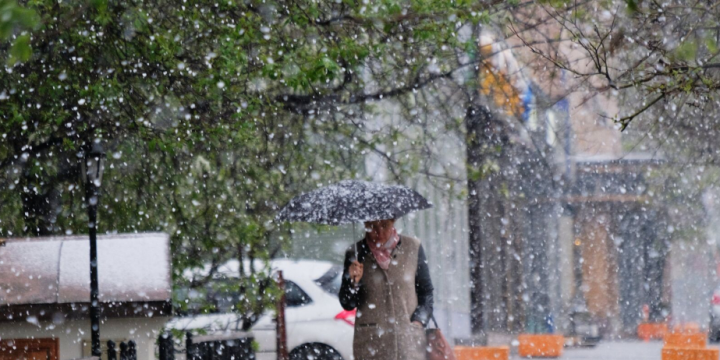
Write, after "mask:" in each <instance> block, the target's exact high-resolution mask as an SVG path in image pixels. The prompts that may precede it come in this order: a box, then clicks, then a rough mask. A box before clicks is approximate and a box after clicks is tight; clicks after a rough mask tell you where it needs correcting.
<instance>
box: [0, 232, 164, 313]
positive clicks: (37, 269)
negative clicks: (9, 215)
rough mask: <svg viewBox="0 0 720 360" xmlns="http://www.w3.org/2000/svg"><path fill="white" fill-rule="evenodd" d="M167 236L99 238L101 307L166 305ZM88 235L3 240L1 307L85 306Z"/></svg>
mask: <svg viewBox="0 0 720 360" xmlns="http://www.w3.org/2000/svg"><path fill="white" fill-rule="evenodd" d="M170 271H171V258H170V244H169V236H168V235H167V234H164V233H141V234H119V235H101V236H98V281H99V290H100V296H99V298H100V301H101V302H104V303H116V302H122V303H128V302H158V301H161V302H170V301H171V297H172V282H171V273H170ZM89 300H90V241H89V239H88V236H87V235H82V236H68V237H42V238H25V239H7V242H6V244H5V246H2V247H0V306H3V305H11V306H12V305H30V304H68V303H88V302H89Z"/></svg>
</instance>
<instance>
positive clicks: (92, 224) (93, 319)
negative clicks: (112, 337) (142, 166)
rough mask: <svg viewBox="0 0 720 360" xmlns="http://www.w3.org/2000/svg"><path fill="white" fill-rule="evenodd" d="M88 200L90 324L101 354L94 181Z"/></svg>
mask: <svg viewBox="0 0 720 360" xmlns="http://www.w3.org/2000/svg"><path fill="white" fill-rule="evenodd" d="M85 191H86V193H87V201H88V219H89V223H88V226H89V230H90V326H91V337H92V356H98V357H99V356H101V355H102V353H101V351H100V306H99V305H100V304H99V302H98V293H99V291H98V269H97V264H98V261H97V203H98V193H97V188H96V185H95V184H94V183H93V182H87V183H86V189H85Z"/></svg>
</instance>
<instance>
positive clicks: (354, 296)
mask: <svg viewBox="0 0 720 360" xmlns="http://www.w3.org/2000/svg"><path fill="white" fill-rule="evenodd" d="M354 258H355V254H354V251H352V250H348V251H346V252H345V262H344V269H343V274H342V283H341V284H340V294H339V296H340V305H341V306H342V307H343V309H345V310H348V311H350V310H352V309H355V308H356V307H357V304H358V298H359V296H358V288H357V287H356V286H355V284H353V282H352V280H350V263H352V260H353V259H354Z"/></svg>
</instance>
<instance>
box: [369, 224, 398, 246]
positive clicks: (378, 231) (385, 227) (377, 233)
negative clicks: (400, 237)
mask: <svg viewBox="0 0 720 360" xmlns="http://www.w3.org/2000/svg"><path fill="white" fill-rule="evenodd" d="M393 229H395V220H378V221H367V222H365V231H366V232H367V235H368V237H369V238H370V240H371V241H372V242H374V243H379V244H384V243H385V242H386V241H387V240H388V239H390V236H391V235H392V233H393Z"/></svg>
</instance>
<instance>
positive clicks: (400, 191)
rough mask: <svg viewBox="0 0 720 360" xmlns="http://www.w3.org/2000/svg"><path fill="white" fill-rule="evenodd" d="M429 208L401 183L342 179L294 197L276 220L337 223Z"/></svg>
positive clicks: (367, 219)
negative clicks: (388, 183) (390, 183)
mask: <svg viewBox="0 0 720 360" xmlns="http://www.w3.org/2000/svg"><path fill="white" fill-rule="evenodd" d="M431 207H432V204H430V202H429V201H428V200H427V199H425V198H424V197H422V196H421V195H420V194H418V193H417V192H416V191H415V190H412V189H410V188H407V187H405V186H400V185H385V184H380V183H372V182H366V181H357V180H344V181H341V182H339V183H337V184H333V185H329V186H326V187H322V188H320V189H317V190H314V191H311V192H309V193H306V194H302V195H299V196H296V197H295V198H293V199H292V200H290V202H289V203H288V204H287V205H285V207H283V208H282V209H281V210H280V212H279V213H278V215H277V217H276V219H277V220H279V221H296V222H297V221H301V222H309V223H315V224H325V225H340V224H349V223H357V222H364V221H374V220H385V219H397V218H399V217H401V216H403V215H406V214H408V213H410V212H413V211H417V210H424V209H428V208H431Z"/></svg>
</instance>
